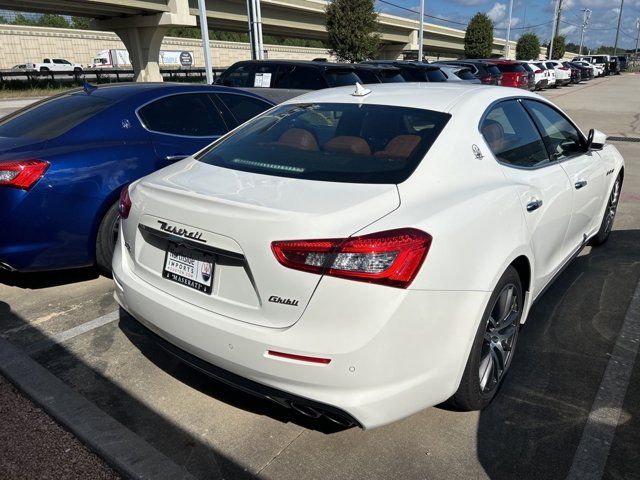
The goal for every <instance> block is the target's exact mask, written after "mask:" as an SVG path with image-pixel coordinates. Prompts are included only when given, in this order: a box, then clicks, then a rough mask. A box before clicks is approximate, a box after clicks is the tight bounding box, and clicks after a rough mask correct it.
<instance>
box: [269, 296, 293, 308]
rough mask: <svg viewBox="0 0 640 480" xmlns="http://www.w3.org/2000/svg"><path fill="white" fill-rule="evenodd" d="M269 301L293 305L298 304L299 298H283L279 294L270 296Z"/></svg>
mask: <svg viewBox="0 0 640 480" xmlns="http://www.w3.org/2000/svg"><path fill="white" fill-rule="evenodd" d="M269 301H270V302H271V303H281V304H282V305H291V306H292V307H297V306H298V300H293V299H291V298H282V297H279V296H277V295H271V296H270V297H269Z"/></svg>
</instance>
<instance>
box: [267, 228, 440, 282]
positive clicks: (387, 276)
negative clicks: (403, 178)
mask: <svg viewBox="0 0 640 480" xmlns="http://www.w3.org/2000/svg"><path fill="white" fill-rule="evenodd" d="M430 246H431V235H429V234H428V233H425V232H423V231H421V230H417V229H414V228H400V229H396V230H387V231H384V232H378V233H372V234H370V235H363V236H358V237H349V238H339V239H338V238H334V239H325V240H291V241H278V242H273V243H272V244H271V249H272V250H273V253H274V255H275V256H276V258H277V259H278V261H279V262H280V263H281V264H282V265H284V266H285V267H289V268H293V269H296V270H304V271H306V272H311V273H317V274H323V275H330V276H334V277H341V278H348V279H351V280H359V281H363V282H370V283H379V284H383V285H389V286H392V287H398V288H407V287H408V286H409V285H410V284H411V282H412V281H413V279H414V278H415V276H416V274H417V273H418V271H419V270H420V267H421V265H422V262H423V261H424V259H425V257H426V256H427V253H428V251H429V247H430Z"/></svg>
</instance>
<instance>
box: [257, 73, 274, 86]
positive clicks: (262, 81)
mask: <svg viewBox="0 0 640 480" xmlns="http://www.w3.org/2000/svg"><path fill="white" fill-rule="evenodd" d="M253 86H254V87H264V88H269V87H270V86H271V74H270V73H256V76H255V78H254V79H253Z"/></svg>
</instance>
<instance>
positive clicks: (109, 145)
mask: <svg viewBox="0 0 640 480" xmlns="http://www.w3.org/2000/svg"><path fill="white" fill-rule="evenodd" d="M272 105H273V104H272V103H271V102H269V101H267V100H265V99H263V98H261V97H259V96H257V95H253V94H250V93H247V92H243V91H240V90H236V89H232V88H226V87H219V86H208V85H193V84H192V85H188V84H152V83H147V84H144V83H139V84H126V85H124V84H120V85H112V86H100V87H98V88H95V87H93V88H90V87H89V86H87V88H85V89H81V90H75V91H72V92H69V93H64V94H62V95H58V96H55V97H51V98H48V99H45V100H43V101H41V102H38V103H35V104H32V105H30V106H28V107H26V108H24V109H22V110H19V111H17V112H15V113H13V114H11V115H9V116H7V117H5V118H3V119H0V225H2V229H1V231H2V233H1V234H0V269H4V270H11V271H36V270H52V269H62V268H73V267H82V266H90V265H94V264H97V265H98V266H99V267H101V268H102V269H104V270H107V271H110V269H111V257H112V254H113V248H114V245H115V240H116V238H117V232H118V198H119V195H120V191H121V190H122V187H123V186H124V185H126V184H128V183H129V182H132V181H134V180H136V179H138V178H140V177H142V176H144V175H147V174H148V173H151V172H153V171H154V170H157V169H159V168H162V167H165V166H167V165H169V164H171V163H173V162H176V161H177V160H180V159H182V158H184V157H186V156H188V155H190V154H192V153H195V152H196V151H198V150H200V149H201V148H203V147H205V146H206V145H207V144H209V143H211V142H212V141H214V140H215V139H216V138H218V137H220V136H221V135H224V134H225V133H227V132H228V131H229V130H231V129H233V128H235V127H236V126H238V125H239V124H241V123H244V122H245V121H246V120H248V119H250V118H252V117H254V116H255V115H257V114H259V113H261V112H263V111H264V110H266V109H268V108H271V107H272Z"/></svg>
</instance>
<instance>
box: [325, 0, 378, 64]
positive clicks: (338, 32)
mask: <svg viewBox="0 0 640 480" xmlns="http://www.w3.org/2000/svg"><path fill="white" fill-rule="evenodd" d="M326 12H327V16H326V22H327V33H328V34H329V41H328V44H329V49H330V50H331V52H332V53H333V54H334V55H335V56H336V57H338V59H339V60H342V61H347V62H361V61H362V60H366V59H368V58H371V57H373V56H375V54H376V52H377V51H378V45H379V43H380V35H379V34H377V33H375V30H376V27H377V26H378V14H377V13H376V12H375V10H374V8H373V0H331V1H330V2H329V3H328V4H327V10H326Z"/></svg>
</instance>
